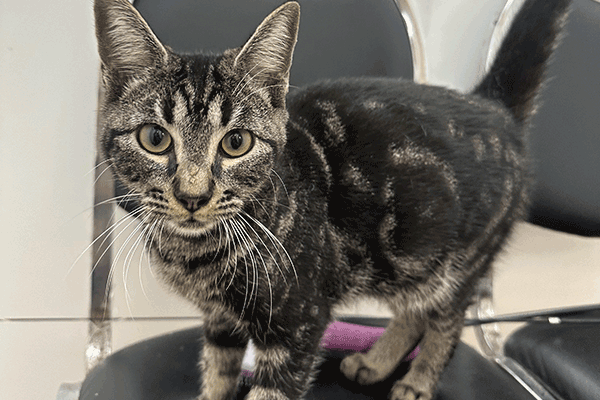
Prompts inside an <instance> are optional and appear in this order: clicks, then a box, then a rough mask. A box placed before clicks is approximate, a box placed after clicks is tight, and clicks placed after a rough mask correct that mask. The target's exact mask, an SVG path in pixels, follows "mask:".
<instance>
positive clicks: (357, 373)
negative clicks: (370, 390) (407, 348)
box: [340, 353, 387, 385]
mask: <svg viewBox="0 0 600 400" xmlns="http://www.w3.org/2000/svg"><path fill="white" fill-rule="evenodd" d="M340 370H341V371H342V373H343V374H344V375H345V376H346V378H348V379H350V380H351V381H355V382H358V383H359V384H361V385H370V384H372V383H375V382H380V381H382V380H384V379H385V378H386V375H387V374H385V373H384V371H380V370H378V369H377V368H376V367H375V366H374V365H371V363H369V359H368V357H367V355H366V354H361V353H356V354H352V355H349V356H347V357H346V358H344V359H343V360H342V364H341V365H340Z"/></svg>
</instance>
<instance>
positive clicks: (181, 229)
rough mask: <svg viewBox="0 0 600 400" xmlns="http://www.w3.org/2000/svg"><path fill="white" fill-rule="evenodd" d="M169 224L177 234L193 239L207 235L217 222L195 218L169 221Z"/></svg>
mask: <svg viewBox="0 0 600 400" xmlns="http://www.w3.org/2000/svg"><path fill="white" fill-rule="evenodd" d="M168 225H170V227H171V229H172V230H173V231H174V233H175V234H176V235H179V236H181V237H184V238H189V239H193V238H200V237H204V236H206V235H207V234H208V233H209V232H210V231H212V230H213V229H214V227H215V225H216V222H214V221H198V220H196V219H194V220H185V221H177V222H175V221H169V222H168Z"/></svg>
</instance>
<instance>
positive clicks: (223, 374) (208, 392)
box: [198, 318, 248, 400]
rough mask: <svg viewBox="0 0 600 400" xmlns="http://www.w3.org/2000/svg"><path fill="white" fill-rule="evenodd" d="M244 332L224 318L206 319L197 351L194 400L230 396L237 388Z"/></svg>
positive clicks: (220, 399) (245, 341)
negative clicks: (197, 385) (197, 391)
mask: <svg viewBox="0 0 600 400" xmlns="http://www.w3.org/2000/svg"><path fill="white" fill-rule="evenodd" d="M247 345H248V334H247V333H246V332H245V330H243V329H240V328H239V327H236V326H235V324H234V323H233V322H232V321H229V320H227V319H225V318H223V319H214V320H208V321H207V322H206V323H205V326H204V343H203V346H202V351H201V354H200V374H201V394H200V396H199V397H198V400H231V398H232V397H233V395H234V394H235V393H236V391H237V389H238V383H239V380H240V374H241V371H242V360H243V358H244V353H245V351H246V347H247Z"/></svg>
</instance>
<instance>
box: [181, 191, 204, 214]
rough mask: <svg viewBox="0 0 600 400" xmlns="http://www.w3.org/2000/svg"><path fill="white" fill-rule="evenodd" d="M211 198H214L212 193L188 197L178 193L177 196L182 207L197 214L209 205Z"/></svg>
mask: <svg viewBox="0 0 600 400" xmlns="http://www.w3.org/2000/svg"><path fill="white" fill-rule="evenodd" d="M211 197H212V196H211V194H210V193H206V194H203V195H200V196H188V195H186V194H183V193H178V194H176V195H175V198H176V199H177V201H178V202H179V203H181V205H182V206H183V207H184V208H185V209H186V210H188V211H189V212H191V213H193V212H196V211H198V210H199V209H201V208H202V207H204V206H205V205H207V204H208V202H209V201H210V198H211Z"/></svg>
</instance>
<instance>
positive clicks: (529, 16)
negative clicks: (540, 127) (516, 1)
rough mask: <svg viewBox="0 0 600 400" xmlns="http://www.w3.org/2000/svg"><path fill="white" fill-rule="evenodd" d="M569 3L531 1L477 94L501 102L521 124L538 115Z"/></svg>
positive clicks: (528, 0) (521, 13) (479, 86)
mask: <svg viewBox="0 0 600 400" xmlns="http://www.w3.org/2000/svg"><path fill="white" fill-rule="evenodd" d="M569 4H570V0H527V1H526V2H525V4H524V5H523V7H522V8H521V10H520V11H519V12H518V14H517V15H516V17H515V19H514V21H513V23H512V25H511V27H510V29H509V31H508V33H507V35H506V36H505V38H504V40H503V41H502V44H501V46H500V49H499V51H498V53H497V55H496V59H495V60H494V63H493V64H492V67H491V69H490V71H489V72H488V73H487V75H486V76H485V77H484V78H483V80H482V81H481V82H480V83H479V85H478V86H477V87H476V88H475V90H474V93H476V94H479V95H480V96H483V97H485V98H488V99H492V100H498V101H500V102H501V103H502V104H504V106H506V107H507V108H508V109H509V110H510V111H511V112H512V113H513V115H514V117H515V119H516V120H517V121H519V122H520V123H523V124H526V123H527V122H528V120H529V118H530V117H531V116H532V115H533V113H534V112H535V106H536V97H537V94H538V92H539V89H540V87H541V85H542V83H543V81H544V77H545V72H546V65H547V63H548V59H549V58H550V56H551V55H552V52H553V51H554V49H555V47H556V45H557V42H558V38H559V36H560V33H561V32H562V28H563V25H564V22H565V20H566V15H567V13H568V9H569Z"/></svg>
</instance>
